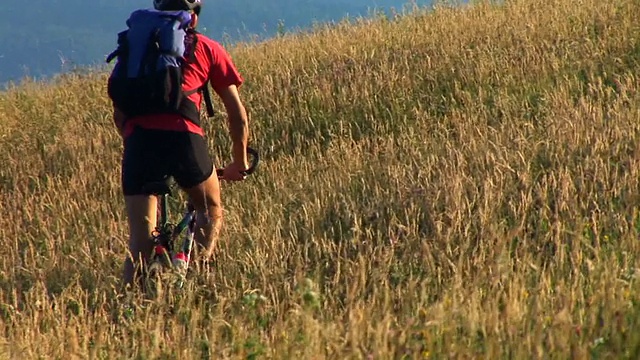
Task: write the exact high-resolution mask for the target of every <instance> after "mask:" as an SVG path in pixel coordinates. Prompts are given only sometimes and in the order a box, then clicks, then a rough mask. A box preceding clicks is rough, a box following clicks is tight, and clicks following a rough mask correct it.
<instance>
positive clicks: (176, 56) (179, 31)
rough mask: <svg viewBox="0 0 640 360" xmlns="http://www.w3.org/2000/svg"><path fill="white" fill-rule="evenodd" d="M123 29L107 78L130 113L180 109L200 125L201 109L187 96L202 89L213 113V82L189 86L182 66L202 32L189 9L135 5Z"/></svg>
mask: <svg viewBox="0 0 640 360" xmlns="http://www.w3.org/2000/svg"><path fill="white" fill-rule="evenodd" d="M126 23H127V27H128V29H127V30H124V31H122V32H120V33H119V34H118V47H117V49H116V50H115V51H113V52H112V53H111V54H110V55H109V56H108V57H107V63H110V62H111V61H113V59H115V58H116V57H117V58H118V61H117V62H116V64H115V66H114V68H113V70H112V72H111V75H110V77H109V82H108V87H107V88H108V94H109V97H110V98H111V100H112V101H113V102H114V104H115V105H116V106H117V107H118V108H119V109H120V110H121V111H123V112H124V113H125V115H126V117H127V118H130V117H134V116H139V115H148V114H168V113H176V114H180V115H182V116H184V117H185V118H187V119H189V120H190V121H192V122H194V123H195V124H197V125H200V113H199V111H198V108H197V106H196V104H195V103H194V102H192V101H191V100H189V99H188V98H187V97H188V96H189V95H191V94H193V93H195V92H197V91H202V92H203V95H204V98H205V102H206V107H207V113H208V115H209V116H210V117H211V116H213V106H212V104H211V99H210V94H209V88H208V81H207V82H205V83H204V84H203V85H202V86H201V87H199V88H196V89H193V90H190V91H186V92H185V91H184V90H183V88H182V83H183V66H184V65H185V64H186V63H187V62H189V61H193V60H194V57H193V56H194V50H195V47H196V43H197V36H196V34H197V32H196V31H195V30H194V29H192V28H190V27H189V24H190V23H191V15H190V14H189V13H188V12H187V11H159V10H154V9H143V10H136V11H134V12H133V13H131V15H130V16H129V19H128V20H127V22H126Z"/></svg>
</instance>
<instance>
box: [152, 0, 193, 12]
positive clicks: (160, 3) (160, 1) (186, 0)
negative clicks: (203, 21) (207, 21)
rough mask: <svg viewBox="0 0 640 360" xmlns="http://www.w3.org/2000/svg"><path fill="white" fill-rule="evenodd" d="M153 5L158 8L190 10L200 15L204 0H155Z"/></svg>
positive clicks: (162, 9)
mask: <svg viewBox="0 0 640 360" xmlns="http://www.w3.org/2000/svg"><path fill="white" fill-rule="evenodd" d="M153 7H154V8H155V9H156V10H161V11H170V10H190V11H193V12H194V13H196V15H200V10H201V9H202V0H153Z"/></svg>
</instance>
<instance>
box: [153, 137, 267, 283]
mask: <svg viewBox="0 0 640 360" xmlns="http://www.w3.org/2000/svg"><path fill="white" fill-rule="evenodd" d="M247 155H248V156H250V157H251V166H250V167H249V169H247V170H246V171H245V175H251V174H253V173H254V172H255V171H256V168H257V166H258V162H259V160H260V156H259V155H258V152H257V151H256V150H255V149H253V148H250V147H248V148H247ZM216 174H217V175H218V178H219V179H224V178H223V169H216ZM175 186H176V185H175V182H174V181H173V178H171V177H169V176H167V177H165V178H164V179H163V180H162V181H159V182H152V183H148V184H146V185H145V186H144V189H145V193H147V194H149V195H155V196H157V197H158V198H159V201H158V217H157V222H156V227H155V230H154V231H153V233H152V238H153V243H154V245H153V254H152V257H151V261H150V262H149V265H148V268H147V271H146V272H147V275H146V281H145V283H148V285H149V286H150V288H149V290H152V291H154V292H155V290H157V289H158V287H159V286H162V285H163V282H164V281H165V279H164V274H166V271H165V270H170V271H169V274H170V275H171V274H172V275H174V276H173V279H174V280H175V281H174V282H173V285H175V287H176V288H177V289H182V288H183V286H184V284H185V281H186V275H187V270H188V267H189V261H190V259H191V252H192V250H193V242H194V234H195V230H196V211H195V208H194V206H193V205H192V204H191V202H190V201H187V202H186V205H185V211H184V215H183V216H182V219H181V220H180V221H179V222H178V223H177V224H173V223H171V222H170V221H169V209H168V206H167V201H168V198H169V197H170V196H172V195H173V194H172V189H173V188H175ZM183 233H184V237H183V241H182V244H181V246H179V247H178V246H177V240H178V238H179V237H180V235H181V234H183ZM175 275H177V276H175Z"/></svg>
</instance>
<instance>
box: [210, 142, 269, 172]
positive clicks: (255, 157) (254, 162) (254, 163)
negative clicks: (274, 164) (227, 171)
mask: <svg viewBox="0 0 640 360" xmlns="http://www.w3.org/2000/svg"><path fill="white" fill-rule="evenodd" d="M247 155H249V156H250V157H251V165H250V166H249V168H248V169H247V170H246V171H244V174H245V175H251V174H253V173H254V172H255V171H256V169H257V168H258V162H260V154H258V151H256V150H255V149H254V148H251V147H247ZM216 175H217V176H218V178H222V177H223V175H224V169H216Z"/></svg>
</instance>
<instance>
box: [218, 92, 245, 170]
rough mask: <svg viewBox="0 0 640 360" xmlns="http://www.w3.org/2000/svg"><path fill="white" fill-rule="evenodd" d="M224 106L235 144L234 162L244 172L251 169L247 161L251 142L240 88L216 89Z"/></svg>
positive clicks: (233, 149)
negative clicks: (239, 91) (248, 147)
mask: <svg viewBox="0 0 640 360" xmlns="http://www.w3.org/2000/svg"><path fill="white" fill-rule="evenodd" d="M215 91H216V93H217V94H218V96H220V99H221V100H222V103H223V104H224V107H225V110H226V111H227V116H228V120H229V132H230V134H231V141H232V142H233V148H232V152H233V162H234V163H235V164H236V166H239V168H238V170H239V171H243V170H246V169H247V168H248V167H249V162H248V160H247V145H248V142H249V119H248V117H247V111H246V110H245V108H244V105H243V104H242V101H241V100H240V95H239V94H238V88H237V87H236V86H235V85H230V86H228V87H223V88H220V89H215Z"/></svg>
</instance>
